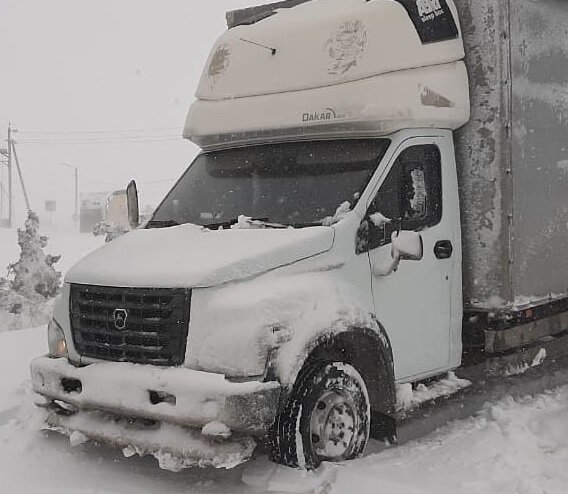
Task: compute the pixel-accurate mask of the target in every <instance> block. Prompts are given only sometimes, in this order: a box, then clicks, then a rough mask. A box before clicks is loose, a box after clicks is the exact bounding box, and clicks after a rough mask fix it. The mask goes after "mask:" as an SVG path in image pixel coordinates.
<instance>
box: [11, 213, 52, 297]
mask: <svg viewBox="0 0 568 494" xmlns="http://www.w3.org/2000/svg"><path fill="white" fill-rule="evenodd" d="M18 245H19V246H20V249H21V253H20V259H19V260H18V261H16V262H15V263H12V264H10V265H9V266H8V279H9V283H10V286H11V289H12V290H14V291H15V292H16V293H19V294H20V295H23V296H24V297H26V298H28V299H34V298H37V297H38V295H40V296H42V297H43V298H46V299H48V298H53V297H55V296H56V295H57V293H58V292H59V288H60V286H61V273H60V272H59V271H56V270H55V268H54V267H53V266H54V265H55V264H56V263H57V262H58V261H59V260H60V259H61V256H52V255H49V254H47V255H46V254H45V252H44V251H43V249H44V248H45V247H46V246H47V237H45V236H41V235H40V234H39V218H38V216H37V214H35V213H34V212H33V211H30V212H29V213H28V219H27V220H26V223H25V226H24V228H23V229H18Z"/></svg>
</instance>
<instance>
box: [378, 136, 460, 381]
mask: <svg viewBox="0 0 568 494" xmlns="http://www.w3.org/2000/svg"><path fill="white" fill-rule="evenodd" d="M403 146H404V147H403V148H402V149H400V150H399V152H398V155H397V157H396V158H395V159H394V162H393V163H392V165H391V167H390V169H389V170H388V171H387V172H386V174H384V175H383V176H384V177H385V178H384V180H383V181H382V183H381V185H380V186H379V188H378V190H377V192H376V195H375V196H374V198H373V199H372V200H371V203H370V204H369V208H368V214H367V218H368V223H369V228H370V236H369V238H370V245H369V251H368V255H369V262H370V265H371V270H372V291H373V299H374V306H375V312H376V316H377V318H378V320H379V321H380V322H381V323H382V324H383V326H384V327H385V329H386V331H387V333H388V335H389V338H390V340H391V345H392V348H393V354H394V363H395V375H396V379H397V380H404V379H406V380H410V378H418V377H426V376H428V375H434V374H436V373H438V372H440V371H443V370H445V369H447V367H448V364H449V360H450V330H451V319H450V312H451V311H450V309H451V281H452V276H451V275H452V264H453V263H452V259H451V258H452V250H453V249H452V242H453V241H454V235H453V232H452V228H453V224H452V222H451V221H445V215H444V207H443V186H442V184H443V182H444V180H443V176H442V174H443V167H442V163H441V161H442V157H441V151H440V147H439V146H438V145H437V143H436V139H435V138H434V139H433V138H430V139H411V140H409V141H406V142H405V143H404V144H403ZM398 230H405V231H414V232H418V233H419V234H420V235H421V237H422V241H423V246H424V254H423V258H422V259H421V260H420V261H407V260H403V261H401V262H400V263H399V264H398V267H397V269H396V270H395V271H394V272H391V273H390V274H385V273H387V272H388V266H389V265H391V263H392V259H393V256H392V254H393V252H392V242H391V236H392V234H393V232H397V231H398Z"/></svg>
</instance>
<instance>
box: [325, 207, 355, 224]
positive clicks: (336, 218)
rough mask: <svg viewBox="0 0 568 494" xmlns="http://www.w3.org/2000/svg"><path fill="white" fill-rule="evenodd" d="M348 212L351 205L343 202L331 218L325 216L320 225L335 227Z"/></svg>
mask: <svg viewBox="0 0 568 494" xmlns="http://www.w3.org/2000/svg"><path fill="white" fill-rule="evenodd" d="M350 211H351V203H349V202H347V201H345V202H344V203H343V204H341V205H340V206H339V207H338V208H337V210H336V211H335V214H334V215H333V216H327V217H326V218H324V219H322V220H321V224H322V225H323V226H332V225H335V224H336V223H339V222H340V221H341V220H342V219H343V218H345V217H346V216H347V213H349V212H350Z"/></svg>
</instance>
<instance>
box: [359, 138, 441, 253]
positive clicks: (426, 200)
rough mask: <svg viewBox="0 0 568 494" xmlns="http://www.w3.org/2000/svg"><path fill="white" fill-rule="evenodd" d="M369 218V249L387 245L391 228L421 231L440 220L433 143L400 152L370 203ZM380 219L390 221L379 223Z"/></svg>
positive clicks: (438, 179) (436, 156) (437, 160)
mask: <svg viewBox="0 0 568 494" xmlns="http://www.w3.org/2000/svg"><path fill="white" fill-rule="evenodd" d="M368 217H369V218H370V220H371V224H370V225H369V231H370V244H369V246H368V250H371V249H375V248H377V247H380V246H382V245H387V244H389V243H390V242H391V235H392V232H393V231H397V230H399V229H400V230H410V231H421V230H424V229H425V228H429V227H432V226H435V225H437V224H438V223H439V222H440V221H441V219H442V163H441V157H440V150H439V149H438V147H437V146H436V145H434V144H428V145H421V146H412V147H409V148H407V149H405V150H404V151H402V153H401V154H400V155H399V157H398V158H397V160H396V161H395V163H394V165H393V167H392V168H391V170H390V172H389V173H388V175H387V177H386V179H385V181H384V182H383V184H382V185H381V187H380V189H379V191H378V193H377V195H376V196H375V199H374V200H373V202H372V203H371V207H370V208H369V211H368ZM373 220H374V221H373ZM382 220H390V223H383V224H381V222H382Z"/></svg>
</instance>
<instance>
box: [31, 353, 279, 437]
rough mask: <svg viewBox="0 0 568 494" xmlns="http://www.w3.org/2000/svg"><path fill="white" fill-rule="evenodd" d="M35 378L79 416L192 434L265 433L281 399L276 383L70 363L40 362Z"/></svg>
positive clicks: (40, 389) (39, 390)
mask: <svg viewBox="0 0 568 494" xmlns="http://www.w3.org/2000/svg"><path fill="white" fill-rule="evenodd" d="M31 377H32V385H33V389H34V391H35V392H36V393H39V394H40V395H42V396H44V397H46V398H47V399H48V400H51V401H53V400H59V401H62V402H64V403H67V404H70V405H72V406H73V407H75V408H76V409H78V410H81V411H91V410H98V411H104V412H109V413H112V414H114V415H118V416H124V417H135V418H143V419H148V420H154V421H158V422H162V423H166V424H173V425H178V426H189V427H193V428H200V427H203V426H205V425H206V424H208V423H210V422H215V421H218V422H222V423H223V424H225V425H226V426H227V427H228V428H229V429H231V431H234V432H238V433H241V434H248V435H251V436H260V435H263V434H265V433H266V432H267V430H268V428H269V427H270V425H271V424H272V422H273V420H274V417H275V415H276V410H277V406H278V399H279V396H280V385H279V384H278V383H276V382H270V383H261V382H256V381H255V382H244V383H234V382H229V381H227V380H226V379H225V378H224V376H223V375H220V374H211V373H206V372H199V371H193V370H189V369H186V368H178V367H176V368H158V367H152V366H146V365H137V364H129V363H114V362H108V363H100V364H98V363H97V364H91V365H88V366H86V367H75V366H73V365H71V364H70V363H69V362H67V360H66V359H51V358H48V357H39V358H37V359H35V360H33V361H32V363H31Z"/></svg>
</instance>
